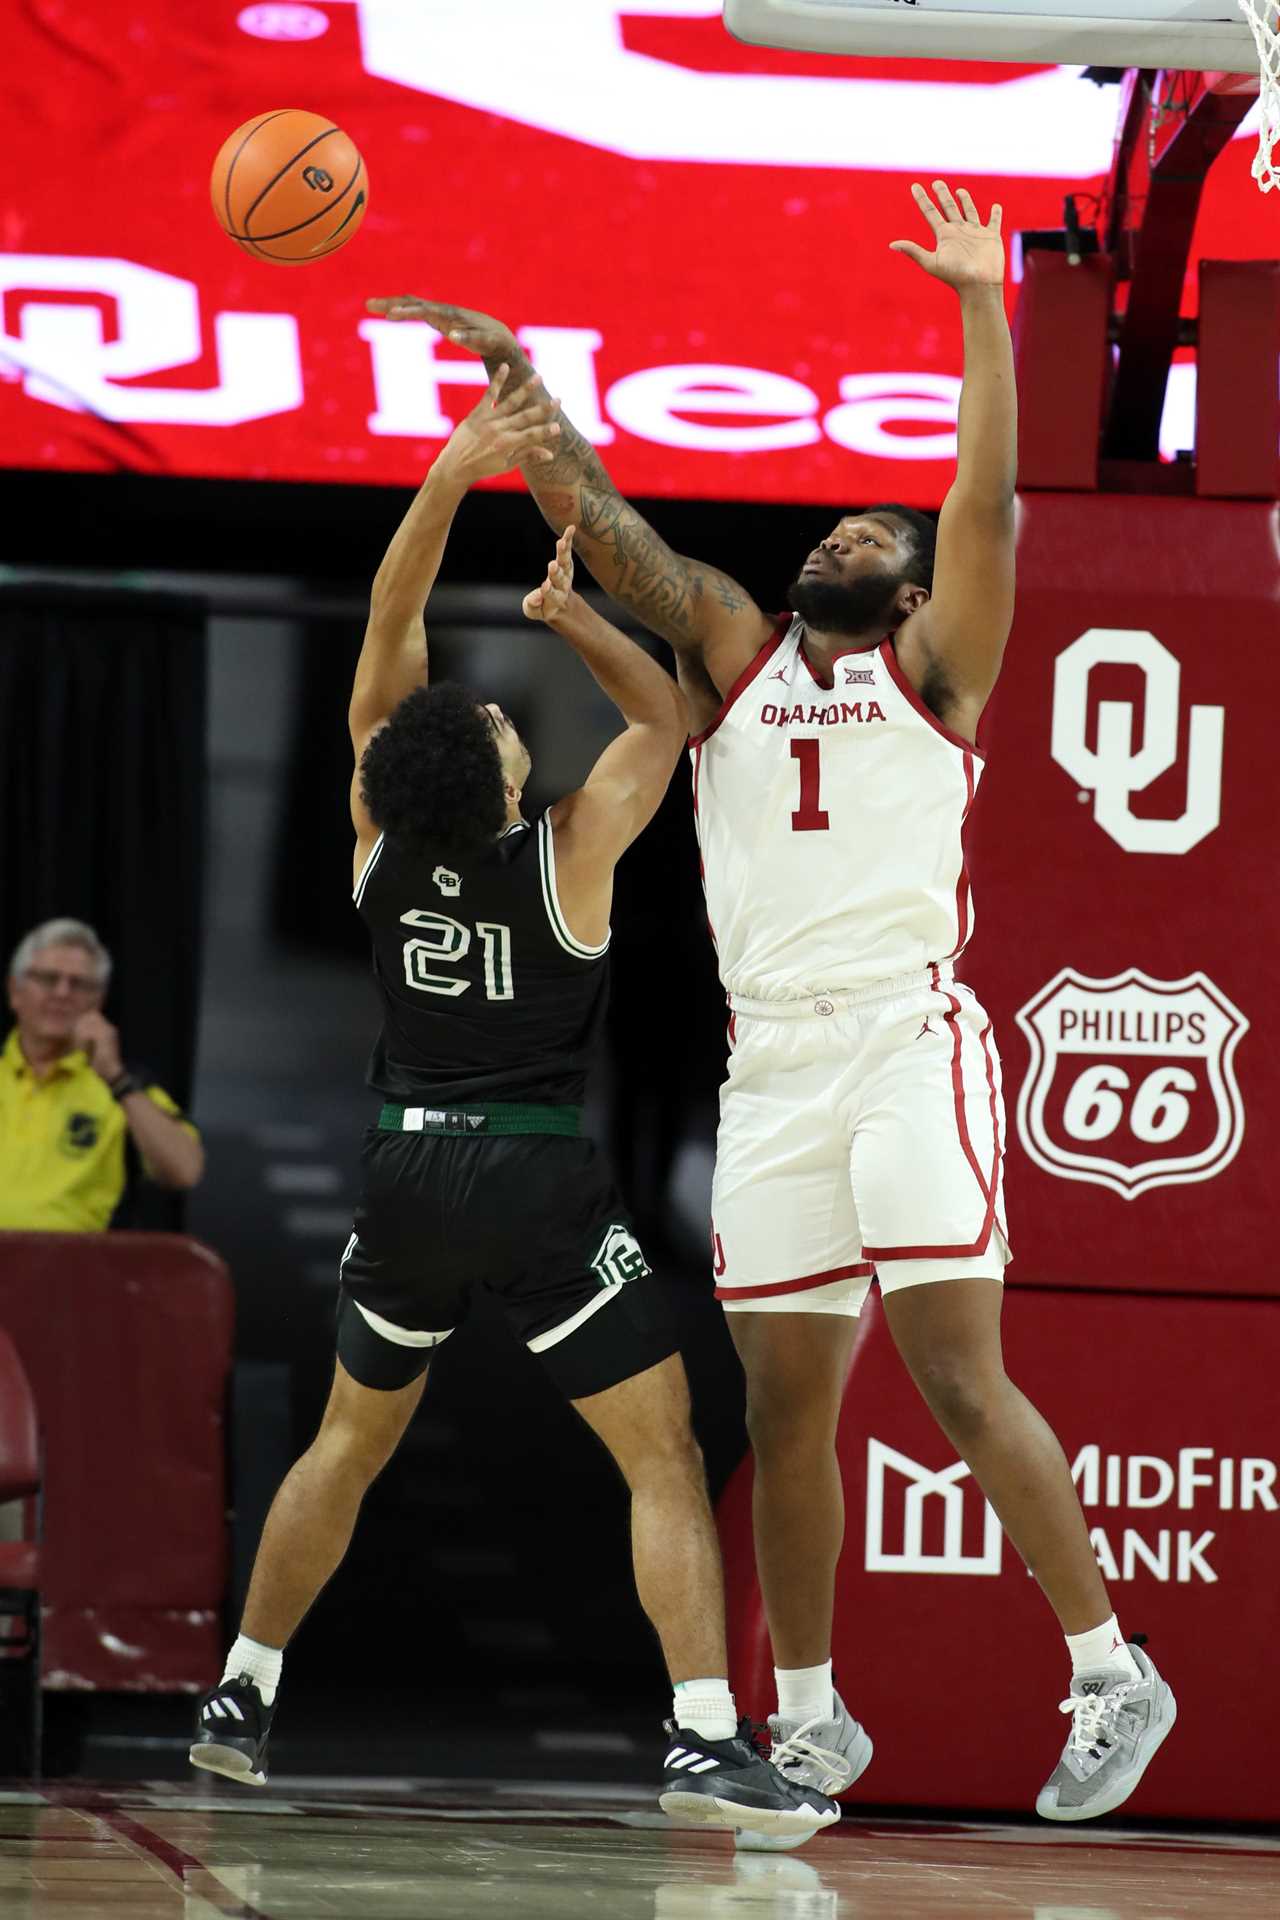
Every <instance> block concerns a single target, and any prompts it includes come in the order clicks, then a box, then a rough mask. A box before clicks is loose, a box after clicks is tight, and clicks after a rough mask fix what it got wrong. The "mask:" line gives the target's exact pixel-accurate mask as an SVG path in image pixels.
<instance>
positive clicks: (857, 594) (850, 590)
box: [787, 574, 902, 638]
mask: <svg viewBox="0 0 1280 1920" xmlns="http://www.w3.org/2000/svg"><path fill="white" fill-rule="evenodd" d="M901 585H902V582H901V580H886V579H885V577H884V575H883V574H880V575H868V576H867V577H866V578H865V579H862V580H853V581H840V580H818V579H811V578H809V577H807V576H806V575H804V574H800V575H798V576H797V577H796V579H794V580H793V581H792V582H791V585H790V587H789V588H788V589H787V605H788V606H789V607H790V609H791V611H792V613H798V614H799V615H800V618H801V619H802V620H803V621H804V623H805V625H806V626H807V627H811V628H812V629H813V631H814V632H815V633H839V634H845V635H848V636H852V637H854V638H857V637H859V636H860V635H862V634H864V633H874V632H875V631H876V630H877V629H879V631H880V632H881V633H888V632H889V631H890V629H891V628H893V627H895V626H897V624H898V622H897V620H896V619H895V617H894V606H893V603H894V601H895V600H896V599H897V597H898V588H899V587H900V586H901Z"/></svg>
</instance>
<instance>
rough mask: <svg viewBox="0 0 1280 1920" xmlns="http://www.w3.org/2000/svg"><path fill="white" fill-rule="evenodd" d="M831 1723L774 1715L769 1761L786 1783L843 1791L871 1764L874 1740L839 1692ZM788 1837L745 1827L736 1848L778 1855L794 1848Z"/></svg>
mask: <svg viewBox="0 0 1280 1920" xmlns="http://www.w3.org/2000/svg"><path fill="white" fill-rule="evenodd" d="M835 1702H836V1710H835V1715H834V1717H833V1718H832V1719H830V1720H806V1721H804V1722H803V1723H802V1722H800V1721H796V1720H784V1719H782V1718H781V1716H780V1715H779V1714H776V1713H771V1714H770V1715H769V1737H770V1740H771V1742H772V1745H771V1747H770V1750H769V1760H770V1764H771V1765H772V1766H775V1767H776V1768H777V1769H778V1772H779V1773H780V1774H781V1775H782V1776H783V1778H784V1779H786V1780H792V1781H794V1782H795V1784H796V1786H798V1787H812V1788H814V1789H815V1790H816V1791H817V1792H818V1793H825V1794H830V1795H833V1796H834V1795H835V1794H838V1793H844V1792H846V1791H847V1790H848V1788H850V1787H851V1786H852V1785H853V1783H854V1781H855V1780H857V1779H859V1778H860V1777H861V1775H862V1774H864V1773H865V1772H866V1770H867V1768H868V1767H869V1766H870V1765H871V1756H872V1753H873V1752H874V1748H873V1747H872V1745H871V1736H870V1735H869V1734H868V1733H867V1732H866V1730H865V1728H863V1727H860V1726H859V1725H858V1722H857V1721H856V1720H855V1719H854V1717H853V1715H852V1714H851V1713H850V1712H849V1709H848V1707H846V1706H845V1704H844V1701H843V1700H842V1699H841V1698H840V1695H839V1694H836V1696H835ZM795 1844H796V1842H795V1841H793V1840H791V1839H790V1838H789V1837H786V1836H782V1835H777V1834H770V1833H761V1832H757V1831H756V1830H755V1829H753V1828H749V1827H748V1828H743V1829H741V1830H740V1831H739V1832H738V1833H736V1834H735V1835H734V1845H735V1846H736V1847H738V1848H740V1849H741V1850H742V1851H744V1852H749V1853H777V1852H781V1851H782V1850H783V1849H784V1848H786V1847H790V1846H794V1845H795Z"/></svg>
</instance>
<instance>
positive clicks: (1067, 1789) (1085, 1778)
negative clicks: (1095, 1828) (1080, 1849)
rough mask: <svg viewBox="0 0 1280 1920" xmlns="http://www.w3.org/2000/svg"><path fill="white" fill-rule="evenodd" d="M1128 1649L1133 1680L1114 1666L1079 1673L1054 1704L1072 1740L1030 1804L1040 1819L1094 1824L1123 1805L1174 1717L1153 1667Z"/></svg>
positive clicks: (1165, 1687) (1174, 1706)
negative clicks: (1067, 1721) (1132, 1662)
mask: <svg viewBox="0 0 1280 1920" xmlns="http://www.w3.org/2000/svg"><path fill="white" fill-rule="evenodd" d="M1129 1651H1130V1653H1131V1654H1132V1655H1133V1658H1134V1660H1135V1661H1136V1663H1137V1667H1138V1672H1139V1676H1140V1677H1139V1678H1138V1679H1137V1680H1130V1679H1129V1678H1128V1677H1127V1676H1126V1675H1125V1674H1123V1673H1117V1672H1116V1670H1115V1668H1114V1667H1099V1668H1098V1669H1097V1670H1096V1671H1093V1672H1089V1673H1078V1674H1077V1675H1076V1677H1075V1679H1074V1680H1073V1681H1072V1682H1071V1693H1070V1696H1069V1697H1068V1698H1067V1699H1066V1700H1063V1701H1062V1702H1061V1703H1060V1711H1061V1712H1063V1713H1069V1714H1070V1715H1071V1738H1070V1739H1069V1740H1068V1741H1067V1744H1066V1746H1065V1747H1064V1748H1063V1750H1062V1758H1061V1760H1059V1762H1058V1764H1057V1766H1056V1767H1055V1768H1054V1770H1053V1772H1052V1773H1051V1774H1050V1776H1049V1778H1048V1780H1047V1781H1046V1782H1045V1784H1044V1786H1043V1787H1042V1788H1041V1790H1040V1794H1039V1797H1038V1798H1037V1800H1036V1812H1037V1813H1038V1814H1041V1815H1043V1817H1044V1818H1045V1819H1046V1820H1094V1819H1096V1818H1097V1816H1098V1815H1099V1814H1101V1813H1112V1812H1114V1810H1115V1809H1116V1808H1117V1807H1119V1806H1123V1804H1124V1802H1125V1801H1126V1800H1127V1799H1128V1798H1129V1795H1130V1794H1131V1793H1132V1792H1133V1790H1134V1788H1135V1787H1136V1786H1137V1784H1138V1782H1139V1780H1141V1778H1142V1776H1143V1774H1144V1773H1145V1772H1146V1770H1147V1768H1148V1767H1149V1766H1150V1764H1151V1762H1152V1760H1153V1759H1154V1758H1155V1755H1156V1753H1157V1752H1158V1750H1159V1748H1160V1745H1161V1742H1162V1741H1163V1740H1164V1738H1165V1735H1166V1734H1167V1733H1168V1732H1169V1730H1170V1728H1171V1727H1172V1726H1173V1723H1174V1721H1175V1720H1176V1719H1177V1717H1178V1707H1177V1702H1176V1701H1175V1700H1174V1697H1173V1693H1172V1690H1171V1689H1170V1687H1169V1685H1168V1683H1167V1682H1166V1681H1164V1680H1162V1679H1161V1678H1160V1675H1159V1674H1158V1673H1157V1672H1156V1669H1155V1666H1154V1664H1153V1663H1152V1662H1151V1661H1150V1660H1148V1658H1147V1656H1146V1654H1145V1653H1143V1651H1142V1649H1141V1647H1140V1646H1138V1645H1135V1644H1134V1643H1133V1642H1132V1641H1131V1642H1130V1644H1129Z"/></svg>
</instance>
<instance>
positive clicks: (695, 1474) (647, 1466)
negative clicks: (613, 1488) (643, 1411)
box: [627, 1422, 707, 1493]
mask: <svg viewBox="0 0 1280 1920" xmlns="http://www.w3.org/2000/svg"><path fill="white" fill-rule="evenodd" d="M627 1478H628V1480H629V1481H630V1483H631V1490H632V1492H633V1493H634V1492H636V1491H637V1489H638V1488H640V1487H643V1486H644V1485H646V1484H648V1483H652V1482H656V1481H660V1480H661V1481H666V1482H668V1483H670V1482H673V1481H674V1482H680V1483H683V1484H685V1485H688V1486H691V1487H696V1488H699V1489H702V1488H705V1486H706V1480H707V1471H706V1466H705V1463H704V1461H703V1458H702V1448H701V1447H700V1446H699V1445H698V1442H697V1439H696V1438H695V1436H694V1432H693V1428H692V1427H691V1426H689V1425H688V1423H687V1422H686V1423H684V1424H681V1425H676V1426H672V1427H668V1428H665V1429H663V1431H662V1432H661V1433H655V1434H653V1435H652V1436H651V1437H650V1443H649V1444H648V1445H647V1446H646V1447H645V1448H644V1449H643V1451H642V1452H640V1453H639V1454H638V1455H637V1457H636V1459H635V1460H634V1461H633V1462H632V1463H631V1467H630V1471H629V1473H628V1475H627Z"/></svg>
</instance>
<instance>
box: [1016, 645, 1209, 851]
mask: <svg viewBox="0 0 1280 1920" xmlns="http://www.w3.org/2000/svg"><path fill="white" fill-rule="evenodd" d="M1097 666H1133V667H1137V668H1139V669H1140V671H1141V672H1142V675H1143V678H1144V679H1145V681H1146V698H1145V702H1144V708H1145V711H1144V717H1143V727H1142V744H1141V746H1140V747H1137V748H1135V746H1134V743H1133V705H1132V702H1131V701H1128V700H1101V701H1099V703H1098V737H1097V744H1096V746H1093V747H1091V746H1090V745H1089V743H1088V723H1089V675H1090V674H1091V673H1092V671H1093V669H1094V668H1095V667H1097ZM1181 680H1182V669H1181V667H1180V666H1179V664H1178V662H1177V660H1176V659H1175V658H1174V656H1173V654H1171V653H1170V652H1169V649H1168V648H1167V647H1164V646H1162V645H1161V644H1160V642H1159V641H1158V640H1157V639H1156V637H1155V635H1154V633H1144V632H1142V631H1141V630H1140V629H1133V628H1127V627H1090V628H1089V631H1088V632H1087V633H1082V634H1081V635H1080V638H1079V639H1078V640H1073V641H1072V643H1071V645H1070V646H1069V647H1067V648H1066V650H1065V651H1064V652H1062V653H1060V654H1059V655H1058V660H1057V664H1056V666H1055V667H1054V673H1053V737H1052V741H1051V744H1050V751H1051V753H1052V754H1053V757H1054V759H1055V760H1056V761H1057V763H1058V765H1059V766H1060V767H1063V768H1065V770H1066V771H1067V772H1068V773H1069V774H1070V775H1071V777H1072V779H1073V780H1075V781H1078V783H1079V784H1080V786H1082V787H1085V788H1088V789H1089V790H1090V791H1091V792H1092V793H1093V796H1094V800H1093V817H1094V819H1095V820H1096V821H1097V823H1098V825H1099V826H1100V827H1101V828H1102V829H1103V831H1104V832H1106V833H1109V834H1110V835H1111V838H1112V839H1113V840H1114V841H1115V842H1116V843H1117V845H1118V846H1121V847H1123V848H1124V850H1125V852H1126V853H1187V852H1189V851H1190V849H1191V848H1192V847H1195V846H1199V844H1200V842H1201V841H1202V840H1204V839H1206V838H1207V837H1208V835H1209V834H1211V833H1212V832H1213V830H1214V828H1215V827H1216V826H1217V825H1218V822H1219V819H1220V817H1221V809H1222V731H1223V718H1224V710H1223V708H1221V707H1192V709H1191V716H1190V728H1189V735H1188V745H1187V801H1186V805H1185V807H1184V808H1183V810H1182V812H1181V813H1180V814H1179V815H1178V816H1177V817H1176V818H1175V819H1172V820H1152V819H1147V818H1143V817H1140V816H1139V815H1138V814H1135V813H1134V812H1133V811H1132V809H1131V807H1130V805H1129V800H1130V796H1131V795H1132V794H1135V793H1142V792H1143V791H1144V790H1145V789H1146V788H1147V787H1149V786H1150V785H1151V783H1152V781H1153V780H1158V779H1159V777H1160V775H1161V774H1162V773H1167V772H1168V771H1169V769H1170V767H1171V766H1172V765H1173V764H1174V761H1175V760H1176V759H1177V757H1178V710H1179V689H1180V685H1181Z"/></svg>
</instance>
